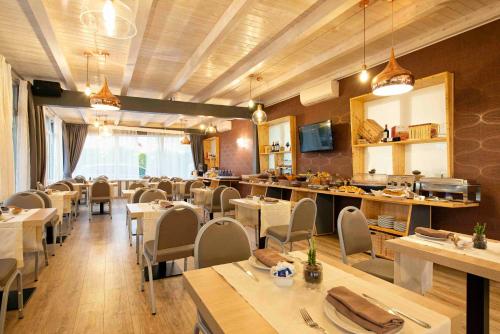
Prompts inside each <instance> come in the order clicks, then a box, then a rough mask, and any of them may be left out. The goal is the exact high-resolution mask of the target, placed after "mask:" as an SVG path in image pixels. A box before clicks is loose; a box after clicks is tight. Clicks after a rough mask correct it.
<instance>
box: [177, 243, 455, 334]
mask: <svg viewBox="0 0 500 334" xmlns="http://www.w3.org/2000/svg"><path fill="white" fill-rule="evenodd" d="M294 253H295V254H296V253H299V252H292V253H290V254H294ZM300 258H301V259H305V258H306V254H304V253H302V255H301V256H300ZM319 260H320V261H321V260H322V258H321V257H319ZM322 264H323V267H324V278H323V282H322V283H321V284H320V285H319V286H318V287H316V288H313V289H311V288H309V287H307V285H305V282H304V279H303V276H302V273H301V271H300V267H301V265H300V261H298V262H297V261H296V262H295V263H294V265H295V266H296V268H298V270H297V274H296V276H295V277H294V284H293V285H292V286H290V287H276V286H275V285H274V284H272V279H273V278H272V277H271V276H270V274H269V272H268V271H262V270H258V269H256V268H254V267H253V266H251V265H250V264H249V261H242V262H240V265H242V266H243V267H244V269H246V270H250V271H251V272H252V273H253V274H254V275H255V276H256V277H257V278H258V282H255V281H254V280H252V279H251V278H250V277H247V276H246V275H245V273H244V272H243V271H238V268H237V267H236V266H233V265H232V264H231V263H229V264H226V265H221V266H215V267H209V268H203V269H198V270H191V271H187V272H184V273H183V277H184V286H185V287H186V289H187V291H188V293H189V294H190V296H191V298H192V300H193V301H194V303H195V305H196V307H197V310H198V312H199V314H200V315H201V318H203V320H204V322H205V324H206V325H207V326H208V329H209V330H210V331H211V333H214V334H218V333H227V334H230V333H238V334H246V333H252V334H257V333H266V334H267V333H281V332H285V331H283V327H287V326H288V329H292V330H293V333H315V332H316V333H320V332H321V331H319V330H314V329H310V328H308V327H307V326H306V324H305V323H304V322H303V320H302V318H301V317H300V314H299V306H298V305H300V307H304V308H306V309H307V310H308V312H309V313H310V314H311V316H312V318H313V319H314V320H315V321H316V322H318V323H319V324H320V325H321V326H323V327H327V329H328V328H329V329H331V330H328V333H330V334H332V333H343V331H341V330H340V329H338V328H337V327H335V326H334V325H333V323H330V322H329V321H330V320H329V319H328V318H326V316H325V315H324V310H323V308H324V306H323V304H324V299H325V297H326V292H327V291H328V289H330V288H332V287H333V286H339V285H343V286H346V287H347V288H349V289H350V290H351V291H354V292H356V293H358V294H360V293H361V292H365V291H366V293H367V294H369V295H371V296H372V297H375V298H377V299H382V300H383V302H384V303H385V304H388V305H389V306H393V307H394V305H395V304H396V305H397V306H398V308H399V309H400V310H401V311H404V312H406V313H409V314H410V315H412V316H413V317H416V318H418V319H419V320H423V321H426V322H428V323H430V324H431V329H429V330H426V329H425V328H423V327H420V326H418V325H416V324H415V323H413V322H410V321H409V320H408V319H404V320H405V325H404V326H405V328H407V330H405V329H403V332H405V333H456V332H457V331H458V330H459V328H460V327H461V326H462V324H463V318H464V315H463V313H461V312H460V311H459V310H457V309H455V308H450V307H448V306H445V305H443V304H441V303H439V302H436V301H433V300H431V299H430V298H428V297H424V296H421V295H418V294H416V293H414V292H411V291H409V290H407V289H404V288H401V287H398V286H395V285H393V284H391V283H389V282H386V281H383V280H381V279H379V278H377V277H374V276H371V275H369V274H367V273H364V272H362V271H359V270H357V269H355V268H353V267H351V266H348V265H345V264H343V263H341V262H333V261H330V262H329V263H325V262H323V263H322ZM332 272H334V273H335V274H332ZM227 273H230V274H229V275H227ZM237 275H239V277H237ZM245 280H247V281H245ZM237 282H244V283H245V284H243V285H239V284H237ZM246 288H248V290H250V291H245V289H246ZM294 290H295V291H294ZM254 293H256V294H262V293H264V295H267V297H265V298H264V300H263V301H262V300H259V298H256V297H255V296H254V295H253V294H254ZM280 298H281V299H282V300H281V301H280ZM274 305H276V306H274ZM284 305H287V306H286V307H284ZM417 308H420V310H419V311H417ZM273 324H274V325H273ZM280 326H281V331H280V330H279V329H278V328H280ZM286 332H288V331H286Z"/></svg>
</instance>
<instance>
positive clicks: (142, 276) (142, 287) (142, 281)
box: [140, 267, 145, 291]
mask: <svg viewBox="0 0 500 334" xmlns="http://www.w3.org/2000/svg"><path fill="white" fill-rule="evenodd" d="M140 273H141V291H144V281H145V279H144V267H143V268H141V270H140Z"/></svg>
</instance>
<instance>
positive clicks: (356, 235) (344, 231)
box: [337, 206, 375, 264]
mask: <svg viewBox="0 0 500 334" xmlns="http://www.w3.org/2000/svg"><path fill="white" fill-rule="evenodd" d="M337 231H338V234H339V241H340V252H341V254H342V261H343V262H344V263H346V264H349V261H348V259H347V256H348V255H351V254H356V253H362V252H367V251H370V252H371V254H372V257H373V258H375V252H374V251H373V246H372V239H371V237H370V229H369V228H368V222H367V221H366V217H365V215H364V214H363V212H361V210H359V209H358V208H356V207H354V206H347V207H345V208H343V209H342V211H340V213H339V217H338V219H337Z"/></svg>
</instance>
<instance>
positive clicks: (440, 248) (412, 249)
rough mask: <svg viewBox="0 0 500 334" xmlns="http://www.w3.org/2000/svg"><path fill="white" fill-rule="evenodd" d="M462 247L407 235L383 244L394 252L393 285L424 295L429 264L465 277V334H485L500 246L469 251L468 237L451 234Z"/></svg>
mask: <svg viewBox="0 0 500 334" xmlns="http://www.w3.org/2000/svg"><path fill="white" fill-rule="evenodd" d="M455 235H456V236H458V237H459V238H460V239H461V240H462V241H465V242H466V247H464V248H463V249H459V248H457V247H456V246H455V244H454V243H453V242H452V241H451V240H449V239H445V240H437V239H435V238H434V239H433V238H428V237H427V238H426V237H425V236H419V235H416V234H415V235H411V236H407V237H402V238H397V239H391V240H386V242H385V247H386V248H388V249H391V250H392V251H393V252H394V284H396V285H398V286H402V287H405V288H407V289H410V290H413V291H416V292H418V293H422V294H423V293H425V292H427V291H428V290H429V289H430V288H431V287H432V276H433V264H434V263H436V264H439V265H441V266H444V267H448V268H452V269H455V270H458V271H461V272H464V273H466V275H467V283H466V287H467V298H466V300H467V306H466V310H467V312H466V314H467V333H488V332H489V319H490V316H489V304H490V302H489V294H490V293H489V285H490V280H493V281H496V282H500V242H499V241H496V240H491V239H489V240H488V245H487V249H476V248H473V247H471V243H472V241H471V240H472V236H470V235H466V234H460V233H455Z"/></svg>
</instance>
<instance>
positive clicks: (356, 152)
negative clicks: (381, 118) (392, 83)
mask: <svg viewBox="0 0 500 334" xmlns="http://www.w3.org/2000/svg"><path fill="white" fill-rule="evenodd" d="M441 84H443V85H444V112H445V123H446V129H445V131H444V132H445V133H446V136H441V137H438V138H430V139H413V140H406V141H400V142H389V143H373V144H362V143H358V138H359V136H358V132H359V131H358V130H359V128H360V126H361V125H362V124H363V122H364V120H365V119H366V110H365V104H366V103H368V102H372V101H377V100H384V99H385V101H389V100H391V101H393V100H395V99H398V97H384V96H375V95H373V94H371V93H370V94H365V95H361V96H358V97H354V98H351V100H350V104H351V145H352V158H353V164H352V165H353V175H356V174H360V173H366V172H367V170H368V169H370V168H372V167H371V166H365V157H366V154H367V153H366V150H367V149H368V148H371V147H379V146H380V147H382V146H390V147H391V151H392V153H391V156H392V171H388V172H389V173H390V172H392V174H395V175H402V174H407V173H408V171H407V170H406V166H405V163H406V150H407V147H409V145H415V144H432V143H446V144H447V147H446V150H447V157H446V159H447V172H446V174H447V175H445V176H449V177H451V176H453V74H452V73H450V72H443V73H439V74H436V75H432V76H429V77H425V78H422V79H418V80H416V81H415V86H414V90H413V91H414V92H415V91H418V90H420V89H424V88H428V87H432V86H437V85H441ZM408 94H409V93H408ZM399 99H401V100H400V103H401V104H404V103H403V100H402V99H404V94H403V95H400V97H399ZM408 125H411V124H408Z"/></svg>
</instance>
